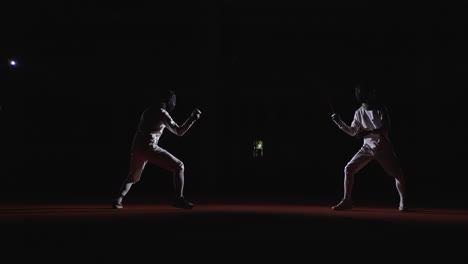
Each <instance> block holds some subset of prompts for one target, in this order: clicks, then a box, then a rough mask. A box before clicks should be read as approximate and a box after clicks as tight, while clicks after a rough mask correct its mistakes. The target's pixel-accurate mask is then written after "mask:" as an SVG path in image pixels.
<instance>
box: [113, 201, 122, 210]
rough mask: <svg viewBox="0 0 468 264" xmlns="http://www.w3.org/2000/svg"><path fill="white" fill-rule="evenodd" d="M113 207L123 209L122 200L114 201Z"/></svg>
mask: <svg viewBox="0 0 468 264" xmlns="http://www.w3.org/2000/svg"><path fill="white" fill-rule="evenodd" d="M112 208H114V209H122V208H123V205H122V202H118V201H114V203H113V204H112Z"/></svg>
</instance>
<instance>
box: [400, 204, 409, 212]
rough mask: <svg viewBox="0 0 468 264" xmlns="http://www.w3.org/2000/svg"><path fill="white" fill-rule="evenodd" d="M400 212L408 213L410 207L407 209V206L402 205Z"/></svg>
mask: <svg viewBox="0 0 468 264" xmlns="http://www.w3.org/2000/svg"><path fill="white" fill-rule="evenodd" d="M398 211H400V212H408V211H409V209H408V207H406V206H405V205H402V204H400V206H398Z"/></svg>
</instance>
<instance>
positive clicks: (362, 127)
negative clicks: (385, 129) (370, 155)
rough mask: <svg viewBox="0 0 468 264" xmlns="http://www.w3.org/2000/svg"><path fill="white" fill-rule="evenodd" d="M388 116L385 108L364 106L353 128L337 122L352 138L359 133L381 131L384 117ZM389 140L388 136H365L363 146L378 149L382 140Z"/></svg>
mask: <svg viewBox="0 0 468 264" xmlns="http://www.w3.org/2000/svg"><path fill="white" fill-rule="evenodd" d="M385 115H387V113H386V109H385V107H382V108H379V109H368V107H367V105H366V104H362V105H361V106H360V107H359V108H358V109H357V110H356V111H355V112H354V118H353V121H352V122H351V126H348V125H347V124H346V123H345V122H344V121H342V120H339V121H337V122H335V123H336V124H337V125H338V127H339V128H340V129H341V130H343V131H344V132H346V133H347V134H349V135H351V136H355V135H356V134H358V133H359V132H362V131H369V130H374V129H379V128H381V127H382V126H383V125H384V116H385ZM384 139H386V140H388V134H374V133H370V134H368V135H366V136H364V140H363V145H367V146H369V147H370V148H372V149H374V148H376V147H377V146H378V145H379V144H380V142H381V141H382V140H384Z"/></svg>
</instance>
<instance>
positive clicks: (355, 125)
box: [332, 114, 362, 137]
mask: <svg viewBox="0 0 468 264" xmlns="http://www.w3.org/2000/svg"><path fill="white" fill-rule="evenodd" d="M332 120H333V122H335V124H336V125H337V126H338V127H339V128H340V129H341V130H343V131H344V132H345V133H346V134H348V135H350V136H353V137H354V136H356V135H357V134H358V133H359V132H360V131H361V130H362V128H361V125H360V123H359V122H358V121H357V120H356V118H355V119H354V120H353V122H352V123H351V126H349V125H348V124H346V123H345V122H344V121H343V120H342V119H341V117H340V115H338V114H333V115H332Z"/></svg>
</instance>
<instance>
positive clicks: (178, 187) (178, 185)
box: [173, 161, 185, 199]
mask: <svg viewBox="0 0 468 264" xmlns="http://www.w3.org/2000/svg"><path fill="white" fill-rule="evenodd" d="M173 175H174V189H175V195H176V199H181V198H184V184H185V180H184V163H183V162H182V161H179V162H178V163H177V165H176V166H175V168H174V172H173Z"/></svg>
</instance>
